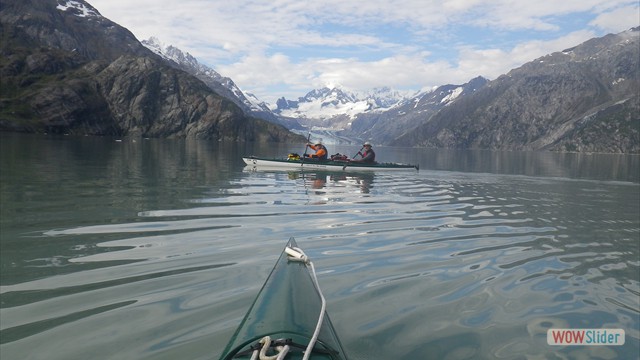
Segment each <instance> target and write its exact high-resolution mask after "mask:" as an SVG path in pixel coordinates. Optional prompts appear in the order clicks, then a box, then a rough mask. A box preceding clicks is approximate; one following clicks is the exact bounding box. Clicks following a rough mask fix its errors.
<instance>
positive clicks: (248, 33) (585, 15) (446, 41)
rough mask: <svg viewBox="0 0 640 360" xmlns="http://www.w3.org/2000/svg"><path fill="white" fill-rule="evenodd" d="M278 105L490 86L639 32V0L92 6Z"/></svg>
mask: <svg viewBox="0 0 640 360" xmlns="http://www.w3.org/2000/svg"><path fill="white" fill-rule="evenodd" d="M89 3H90V4H91V5H93V6H94V7H95V8H96V9H97V10H98V11H99V12H100V13H101V14H102V15H103V16H106V17H107V18H109V19H111V20H113V21H115V22H117V23H118V24H120V25H122V26H124V27H126V28H128V29H129V30H131V32H133V33H134V35H136V37H137V38H138V39H139V40H144V39H148V38H149V37H151V36H155V37H157V38H158V39H159V40H160V41H161V42H163V43H165V44H167V45H174V46H176V47H178V48H180V49H181V50H183V51H186V52H189V53H190V54H191V55H193V56H195V57H196V58H197V59H198V60H199V61H200V62H201V63H203V64H206V65H208V66H210V67H212V68H213V69H215V70H216V71H217V72H219V73H220V74H221V75H223V76H228V77H230V78H231V79H233V80H234V81H235V82H236V84H237V85H238V86H239V87H240V88H241V89H242V90H243V91H246V92H250V93H253V94H254V95H256V96H257V97H258V98H259V99H261V100H264V101H267V102H269V103H271V104H275V101H276V100H277V99H278V98H280V97H283V96H284V97H286V98H288V99H297V98H298V97H299V96H303V95H305V94H306V93H307V92H308V91H310V90H312V89H316V88H320V87H323V86H326V85H329V86H336V85H340V86H342V87H344V88H347V89H350V90H353V91H366V90H369V89H373V88H379V87H383V86H389V87H391V88H393V89H397V90H404V91H419V90H425V89H430V88H433V87H435V86H439V85H443V84H462V83H465V82H467V81H468V80H470V79H472V78H474V77H476V76H479V75H481V76H484V77H487V78H489V79H495V78H497V77H498V76H499V75H501V74H505V73H507V72H508V71H509V70H511V69H513V68H516V67H518V66H520V65H522V64H524V63H526V62H528V61H531V60H533V59H536V58H538V57H540V56H543V55H546V54H549V53H551V52H554V51H561V50H563V49H566V48H569V47H573V46H575V45H578V44H580V43H582V42H584V41H586V40H588V39H590V38H593V37H598V36H603V35H605V34H608V33H618V32H621V31H625V30H628V29H629V28H631V27H635V26H639V25H640V8H639V2H638V0H631V1H629V0H604V1H603V0H563V1H558V0H536V1H530V0H438V1H433V0H384V1H381V0H315V1H305V0H224V1H223V0H181V1H175V0H171V1H168V0H133V1H132V0H89Z"/></svg>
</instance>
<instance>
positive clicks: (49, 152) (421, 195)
mask: <svg viewBox="0 0 640 360" xmlns="http://www.w3.org/2000/svg"><path fill="white" fill-rule="evenodd" d="M0 140H1V143H0V146H1V149H0V150H1V152H0V157H1V163H0V165H1V168H0V170H1V172H0V180H1V192H0V195H1V197H0V201H1V210H2V213H1V215H2V216H1V219H0V221H1V223H0V225H1V228H0V230H1V239H0V241H1V246H2V247H1V252H0V260H1V262H0V265H1V270H2V272H1V278H0V281H1V287H0V293H1V294H0V304H1V305H0V306H1V308H0V316H1V319H0V358H2V359H3V360H9V359H21V360H22V359H65V360H69V359H217V358H218V356H219V355H220V352H221V350H222V348H223V347H224V345H225V344H226V342H227V340H228V339H229V337H230V336H231V334H232V332H233V331H234V330H235V327H236V326H237V325H238V323H239V321H240V319H241V318H242V316H243V315H244V312H245V311H246V309H247V307H248V306H249V304H250V302H251V301H252V300H253V298H254V296H255V295H256V293H257V291H258V290H259V288H260V286H261V285H262V283H263V281H264V280H265V278H266V276H267V274H268V272H269V271H270V269H271V267H272V266H273V264H274V262H275V260H276V259H277V257H278V256H279V254H280V251H281V250H282V248H283V246H284V245H285V243H286V241H287V239H288V238H289V237H291V236H293V237H295V238H296V240H297V241H298V243H299V244H300V246H301V247H303V248H304V249H305V251H306V252H307V254H308V255H310V256H311V257H312V258H313V259H314V263H315V265H316V268H317V270H318V272H319V281H320V284H321V286H322V288H323V291H324V294H325V296H326V298H327V300H328V303H329V304H328V311H329V314H330V315H331V318H332V320H333V323H334V325H335V326H336V330H337V332H338V334H339V335H341V337H342V342H343V344H344V346H345V348H346V350H347V351H348V354H349V356H350V358H351V359H383V360H386V359H389V360H393V359H495V358H499V359H590V358H596V359H597V358H601V359H616V358H620V359H636V358H638V352H639V345H638V342H639V339H640V331H639V327H640V319H639V314H640V300H639V296H640V282H639V280H640V279H639V278H640V276H639V275H638V274H639V267H640V256H639V255H640V250H639V246H640V179H639V177H640V175H639V174H640V173H639V172H640V159H639V157H638V156H614V155H584V154H582V155H580V154H552V153H520V152H506V153H505V152H503V153H497V152H488V151H487V152H480V151H444V150H440V151H436V150H424V149H397V148H377V152H378V157H379V159H380V160H383V161H384V160H387V161H401V162H408V163H419V164H420V169H421V170H420V171H419V172H405V173H396V174H384V173H377V174H372V175H357V174H327V173H305V174H298V173H287V172H251V171H245V170H244V166H243V163H242V160H241V159H240V157H241V156H242V155H246V154H270V155H274V156H276V155H286V154H287V153H288V152H298V153H301V152H302V151H303V150H304V149H300V146H299V145H292V146H285V145H282V146H275V147H266V146H263V147H260V146H257V145H255V146H254V145H252V144H244V145H238V144H219V143H212V142H204V141H200V142H198V141H192V142H189V141H187V142H185V141H178V140H175V141H171V140H162V141H161V140H138V141H135V142H134V141H131V140H125V141H115V140H114V139H104V138H56V137H46V136H24V135H19V136H16V135H7V134H2V135H1V137H0ZM357 150H358V149H357V148H353V147H340V148H337V147H331V148H330V153H335V152H342V153H346V154H348V155H353V153H355V152H357ZM548 328H597V329H601V328H621V329H624V330H625V332H626V343H625V345H624V346H598V347H586V346H573V347H559V346H549V345H547V342H546V331H547V329H548Z"/></svg>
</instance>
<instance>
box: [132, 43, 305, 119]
mask: <svg viewBox="0 0 640 360" xmlns="http://www.w3.org/2000/svg"><path fill="white" fill-rule="evenodd" d="M142 45H144V46H145V47H147V48H148V49H149V50H151V51H153V52H154V53H156V54H158V55H159V56H160V57H162V58H163V59H164V60H165V61H167V62H168V63H169V64H170V65H172V66H174V67H176V68H178V69H181V70H184V71H185V72H187V73H189V74H191V75H193V76H195V77H197V78H198V79H200V80H202V82H204V83H205V84H206V85H207V86H208V87H210V88H211V89H212V90H213V91H215V92H216V93H218V94H220V95H222V96H223V97H225V98H227V99H228V100H231V101H232V102H233V103H234V104H236V105H237V106H238V107H239V108H240V109H242V111H244V113H245V114H248V115H251V116H253V117H256V118H259V119H263V120H267V121H270V122H273V123H276V124H280V125H283V126H285V127H287V128H288V129H302V126H301V125H300V124H299V123H298V122H297V121H296V120H295V119H293V118H286V117H283V116H279V115H277V114H275V113H274V112H273V111H271V109H270V107H269V105H268V104H267V103H265V102H264V101H261V100H259V99H258V98H257V97H256V96H255V95H253V94H251V93H245V92H244V91H242V90H241V89H240V88H239V87H238V86H237V85H236V83H235V82H234V81H233V80H232V79H231V78H228V77H225V76H222V75H220V74H219V73H218V72H217V71H215V70H214V69H212V68H210V67H208V66H206V65H204V64H202V63H200V62H199V61H198V60H197V59H196V58H195V57H193V56H192V55H191V54H189V53H188V52H184V51H182V50H180V49H178V48H177V47H175V46H173V45H165V44H163V43H162V42H161V41H160V40H159V39H157V38H155V37H152V38H150V39H148V40H143V41H142Z"/></svg>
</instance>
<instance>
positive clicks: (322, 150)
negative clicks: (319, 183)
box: [305, 141, 329, 160]
mask: <svg viewBox="0 0 640 360" xmlns="http://www.w3.org/2000/svg"><path fill="white" fill-rule="evenodd" d="M307 146H308V147H310V148H311V149H313V150H315V151H316V153H315V154H311V155H306V154H305V155H306V156H308V157H310V158H313V159H318V160H327V155H328V154H329V152H328V151H327V148H326V147H325V146H324V145H322V143H321V142H320V141H317V142H316V143H315V144H311V143H308V144H307Z"/></svg>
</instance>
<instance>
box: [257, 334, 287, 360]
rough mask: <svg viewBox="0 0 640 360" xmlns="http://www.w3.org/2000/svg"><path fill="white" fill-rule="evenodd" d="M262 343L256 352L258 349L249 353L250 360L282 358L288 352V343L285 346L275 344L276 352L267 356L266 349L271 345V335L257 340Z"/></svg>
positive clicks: (280, 359)
mask: <svg viewBox="0 0 640 360" xmlns="http://www.w3.org/2000/svg"><path fill="white" fill-rule="evenodd" d="M259 342H260V343H261V344H262V348H261V349H260V351H259V352H258V350H257V349H256V350H254V351H253V354H252V355H251V360H284V357H285V356H287V354H288V353H289V345H285V346H281V345H280V346H276V350H277V351H278V353H277V354H275V355H271V356H268V355H267V350H269V347H270V346H271V337H270V336H269V335H267V336H265V337H263V338H262V339H260V341H259Z"/></svg>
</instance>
